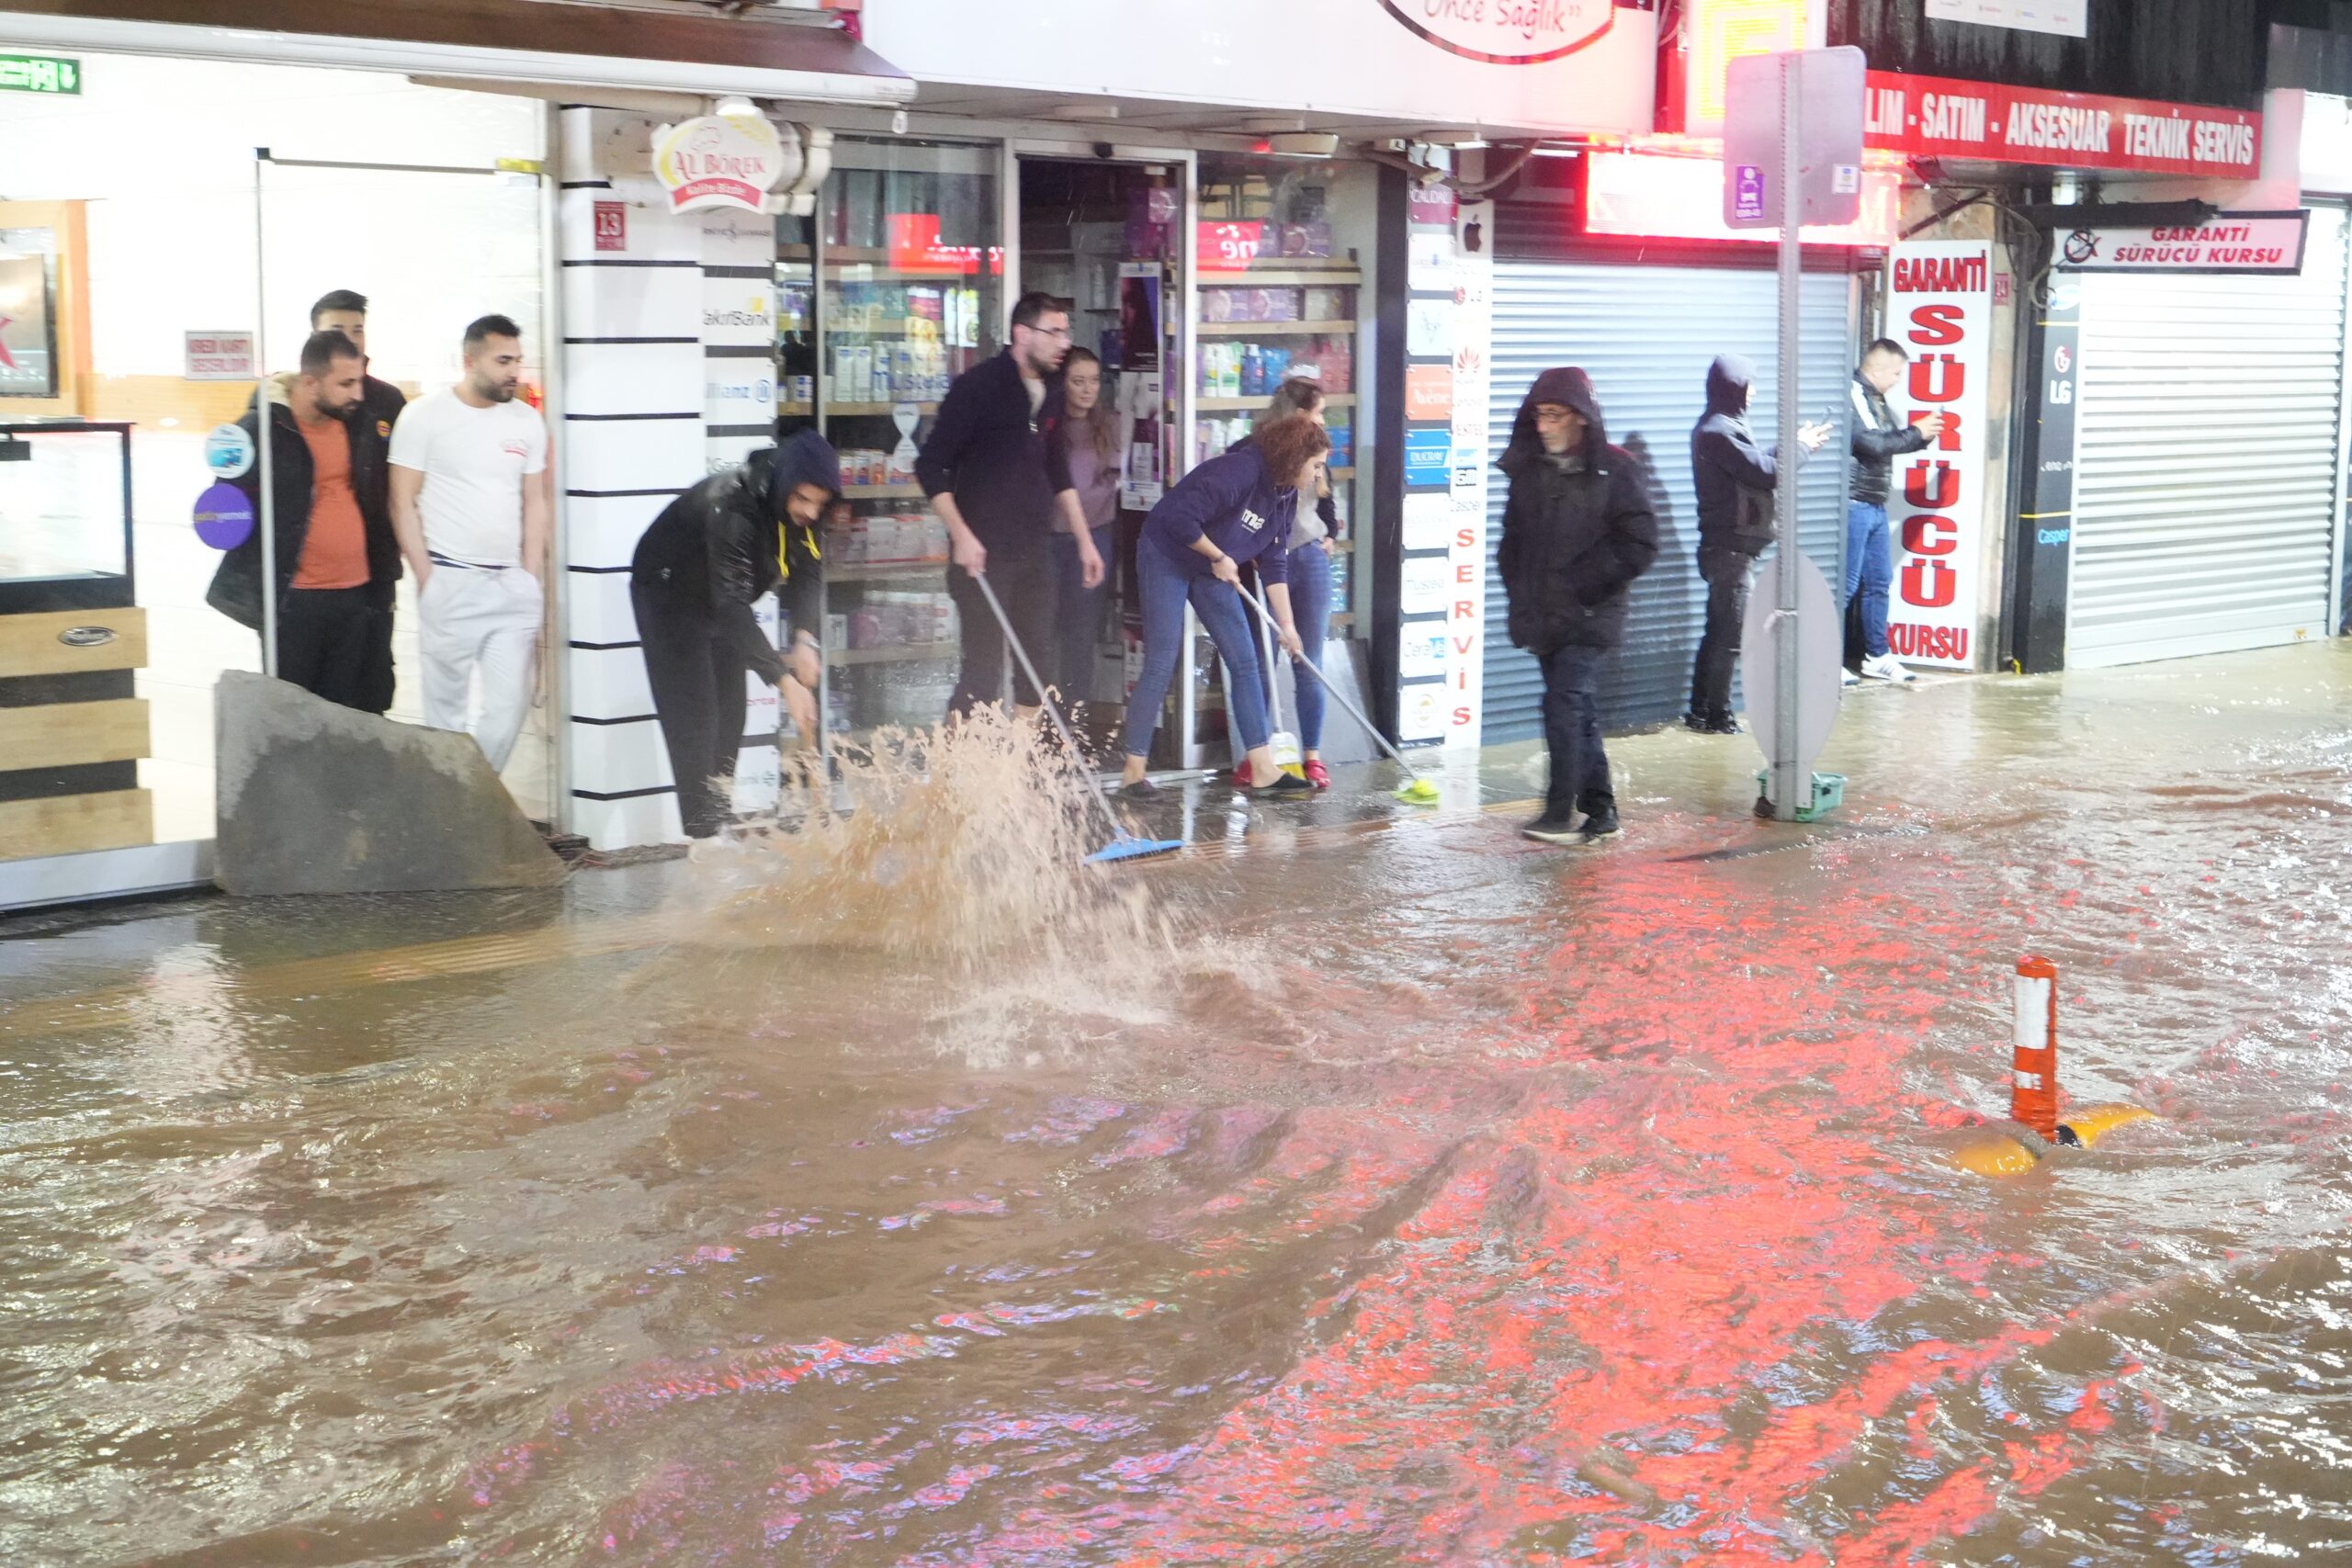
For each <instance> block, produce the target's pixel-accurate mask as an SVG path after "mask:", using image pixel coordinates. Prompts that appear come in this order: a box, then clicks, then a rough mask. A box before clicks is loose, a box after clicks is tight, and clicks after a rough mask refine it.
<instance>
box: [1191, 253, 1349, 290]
mask: <svg viewBox="0 0 2352 1568" xmlns="http://www.w3.org/2000/svg"><path fill="white" fill-rule="evenodd" d="M1193 282H1194V284H1195V285H1196V286H1197V287H1199V288H1283V287H1285V286H1290V287H1303V286H1307V285H1312V286H1313V287H1316V288H1362V287H1363V272H1362V270H1360V269H1359V268H1358V267H1357V266H1356V265H1355V264H1354V263H1353V262H1343V263H1341V264H1340V265H1337V266H1332V267H1328V268H1326V267H1316V266H1309V265H1305V264H1304V263H1303V262H1302V261H1301V260H1299V259H1298V258H1295V257H1294V258H1292V259H1290V260H1287V261H1285V262H1283V264H1282V265H1279V266H1266V267H1257V266H1253V267H1251V268H1250V269H1249V270H1248V271H1247V272H1206V271H1204V272H1203V273H1201V274H1200V275H1199V276H1197V277H1196V278H1194V279H1193Z"/></svg>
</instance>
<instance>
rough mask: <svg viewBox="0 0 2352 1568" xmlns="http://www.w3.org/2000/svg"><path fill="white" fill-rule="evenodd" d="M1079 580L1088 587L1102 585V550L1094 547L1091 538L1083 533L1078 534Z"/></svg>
mask: <svg viewBox="0 0 2352 1568" xmlns="http://www.w3.org/2000/svg"><path fill="white" fill-rule="evenodd" d="M1078 572H1079V581H1081V582H1083V583H1085V584H1086V586H1087V587H1089V588H1100V587H1102V586H1103V552H1102V551H1101V550H1098V549H1096V548H1095V547H1094V541H1093V539H1092V538H1091V537H1090V536H1087V535H1085V534H1080V536H1078Z"/></svg>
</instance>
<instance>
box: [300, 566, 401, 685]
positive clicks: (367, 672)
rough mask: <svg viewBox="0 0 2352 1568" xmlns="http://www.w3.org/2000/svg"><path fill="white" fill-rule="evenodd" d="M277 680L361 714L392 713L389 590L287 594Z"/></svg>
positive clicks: (370, 588)
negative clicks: (353, 709) (291, 683)
mask: <svg viewBox="0 0 2352 1568" xmlns="http://www.w3.org/2000/svg"><path fill="white" fill-rule="evenodd" d="M277 678H278V679H279V680H281V681H290V682H293V683H294V684H295V685H298V686H300V687H301V688H302V689H303V690H304V691H306V692H308V693H310V694H311V695H313V696H319V697H324V698H325V699H326V700H327V701H329V702H331V703H340V704H341V705H344V706H345V707H347V708H357V709H358V710H359V711H360V712H362V713H374V714H380V713H382V712H383V711H384V710H385V709H386V708H388V707H390V706H391V705H392V606H391V592H390V585H389V584H388V585H386V586H385V587H384V588H381V589H379V588H376V587H374V586H372V585H371V586H365V587H359V588H291V589H288V590H287V592H286V598H285V600H284V601H283V603H282V604H280V605H279V608H278V614H277Z"/></svg>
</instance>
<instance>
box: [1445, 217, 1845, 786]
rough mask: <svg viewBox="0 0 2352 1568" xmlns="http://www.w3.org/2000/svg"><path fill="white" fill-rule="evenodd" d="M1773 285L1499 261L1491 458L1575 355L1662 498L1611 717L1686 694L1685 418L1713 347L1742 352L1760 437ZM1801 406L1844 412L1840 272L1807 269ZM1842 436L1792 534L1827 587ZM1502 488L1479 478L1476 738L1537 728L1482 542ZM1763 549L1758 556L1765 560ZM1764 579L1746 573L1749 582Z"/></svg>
mask: <svg viewBox="0 0 2352 1568" xmlns="http://www.w3.org/2000/svg"><path fill="white" fill-rule="evenodd" d="M1779 301H1780V290H1779V284H1778V281H1777V280H1776V278H1775V277H1774V276H1773V275H1772V274H1771V273H1770V272H1769V271H1765V270H1760V269H1745V268H1742V269H1734V268H1715V267H1673V266H1614V265H1594V264H1587V263H1563V262H1546V261H1530V260H1512V259H1510V258H1509V257H1508V256H1498V258H1497V260H1496V263H1495V282H1494V304H1495V311H1494V345H1493V362H1492V364H1493V379H1492V388H1493V391H1492V397H1493V402H1492V405H1491V410H1490V419H1489V423H1488V433H1489V435H1488V438H1489V444H1490V446H1491V448H1492V449H1491V450H1490V451H1489V453H1488V455H1487V456H1488V460H1489V461H1492V460H1493V459H1494V458H1496V457H1500V456H1502V449H1503V446H1504V444H1505V443H1506V442H1508V441H1509V440H1510V427H1511V422H1512V421H1513V420H1514V419H1516V418H1517V417H1518V414H1519V405H1520V401H1521V399H1523V398H1525V397H1526V395H1527V389H1528V388H1529V386H1531V385H1532V383H1533V382H1534V379H1535V378H1536V376H1537V375H1538V374H1539V373H1541V372H1542V371H1544V370H1546V369H1548V368H1550V367H1553V366H1555V365H1576V366H1581V367H1583V368H1584V369H1585V370H1587V371H1588V372H1589V373H1590V374H1591V376H1592V379H1593V386H1594V388H1595V389H1596V390H1597V391H1598V392H1599V393H1600V406H1601V412H1602V414H1603V415H1604V416H1605V418H1606V420H1607V422H1608V426H1609V439H1610V440H1611V442H1612V443H1614V444H1615V445H1617V446H1623V447H1624V448H1626V449H1627V450H1628V451H1630V452H1632V453H1633V454H1634V456H1635V457H1639V458H1640V459H1641V460H1642V461H1643V463H1644V464H1645V466H1646V467H1647V468H1649V470H1650V474H1651V479H1652V482H1653V487H1654V488H1653V491H1652V499H1653V501H1654V502H1656V503H1657V511H1658V538H1659V549H1658V558H1657V565H1656V566H1654V567H1652V568H1651V569H1650V570H1649V572H1648V573H1647V575H1645V576H1644V577H1643V578H1642V580H1641V581H1638V582H1636V583H1635V584H1634V596H1633V614H1632V615H1631V617H1630V620H1629V623H1628V626H1627V628H1626V637H1625V647H1624V650H1623V653H1622V654H1621V655H1620V657H1619V658H1618V660H1616V662H1615V664H1614V666H1613V668H1612V669H1611V671H1610V672H1609V674H1608V675H1607V676H1605V677H1604V679H1603V682H1602V685H1601V692H1600V706H1601V719H1602V722H1603V723H1604V724H1605V725H1607V726H1608V727H1609V728H1611V729H1612V730H1618V729H1627V728H1638V727H1641V726H1644V725H1650V724H1657V723H1660V722H1663V721H1666V720H1668V719H1672V718H1675V717H1677V716H1679V715H1680V714H1681V713H1682V711H1683V710H1684V709H1685V708H1686V707H1688V706H1689V705H1690V699H1691V658H1692V656H1693V655H1695V654H1696V653H1697V651H1698V648H1699V634H1700V632H1701V631H1702V629H1703V627H1704V625H1705V622H1706V584H1705V583H1704V582H1702V581H1701V580H1700V577H1699V568H1698V543H1699V538H1698V526H1699V525H1698V502H1697V497H1696V495H1695V494H1694V492H1693V491H1692V489H1691V426H1692V425H1693V424H1695V423H1698V420H1699V415H1700V412H1701V411H1702V409H1703V408H1704V406H1705V403H1706V383H1707V367H1708V365H1709V364H1710V363H1711V362H1712V361H1713V359H1714V357H1715V355H1718V354H1724V353H1733V354H1744V355H1747V357H1748V358H1750V359H1752V360H1754V361H1755V362H1756V366H1757V376H1758V386H1757V389H1756V400H1755V402H1754V404H1753V405H1752V406H1751V408H1750V410H1749V413H1748V418H1749V421H1750V423H1752V424H1753V425H1754V427H1755V428H1756V430H1757V431H1758V433H1759V434H1762V435H1763V436H1764V439H1765V443H1766V445H1768V446H1769V445H1770V431H1771V429H1772V426H1773V421H1774V420H1775V419H1777V418H1778V412H1777V409H1778V404H1777V403H1776V402H1775V400H1774V399H1773V395H1772V391H1773V382H1774V380H1775V378H1776V377H1775V367H1776V366H1777V364H1778V361H1779V355H1780V347H1779V327H1778V320H1779ZM1854 310H1855V291H1854V287H1853V284H1852V281H1851V280H1850V279H1849V277H1848V276H1846V275H1844V274H1842V273H1838V274H1815V275H1808V276H1806V278H1805V280H1804V321H1803V329H1802V337H1803V343H1804V374H1803V377H1802V383H1803V388H1804V410H1805V412H1807V413H1808V414H1809V415H1812V416H1815V417H1819V416H1820V415H1822V414H1823V413H1825V412H1835V411H1839V410H1843V409H1844V408H1845V407H1846V406H1847V402H1848V400H1847V398H1846V395H1845V388H1846V383H1847V381H1848V380H1849V378H1851V377H1852V375H1853V353H1852V350H1853V344H1852V336H1853V321H1854ZM1843 450H1844V447H1843V443H1842V441H1840V440H1839V439H1838V438H1836V437H1833V438H1832V439H1831V441H1830V443H1829V445H1828V446H1825V447H1823V449H1822V453H1821V456H1820V457H1818V458H1816V459H1815V461H1814V462H1812V463H1810V464H1808V465H1806V467H1805V470H1804V478H1803V481H1802V482H1803V502H1802V505H1801V507H1800V510H1799V515H1798V525H1799V530H1800V532H1799V537H1800V538H1801V539H1802V540H1803V541H1804V549H1805V552H1806V553H1807V554H1808V555H1810V556H1812V557H1813V558H1814V559H1815V561H1816V562H1817V563H1819V565H1820V567H1821V570H1823V572H1824V573H1825V574H1826V575H1827V576H1828V578H1829V580H1830V581H1831V582H1832V583H1833V584H1834V583H1836V582H1837V581H1838V571H1839V553H1840V551H1841V550H1842V549H1843V547H1844V543H1845V511H1844V504H1843V501H1844V493H1845V478H1844V476H1845V467H1844V464H1843V463H1842V461H1840V460H1839V455H1840V453H1841V452H1842V451H1843ZM1507 493H1508V486H1507V485H1506V484H1505V483H1504V482H1503V479H1502V476H1501V475H1500V474H1499V473H1497V474H1493V475H1492V476H1491V482H1490V485H1489V489H1488V497H1489V501H1488V506H1487V660H1486V695H1485V718H1484V730H1485V735H1486V739H1488V740H1490V741H1495V740H1514V739H1525V738H1527V737H1530V736H1535V735H1540V734H1542V733H1543V716H1542V712H1541V705H1542V699H1543V692H1544V686H1543V677H1542V674H1541V672H1540V671H1538V669H1537V667H1536V663H1535V660H1533V659H1532V658H1531V657H1530V656H1528V655H1527V654H1525V653H1522V652H1521V651H1520V650H1519V649H1515V648H1513V647H1511V646H1510V633H1509V631H1508V629H1507V627H1506V624H1505V615H1506V613H1507V605H1506V602H1505V600H1504V597H1503V588H1502V580H1501V578H1500V576H1499V575H1498V573H1497V571H1496V570H1495V563H1494V551H1495V547H1497V546H1498V544H1499V543H1500V542H1501V539H1502V516H1503V502H1504V500H1505V497H1506V495H1507ZM1768 558H1769V557H1768ZM1758 581H1759V583H1760V582H1761V581H1763V580H1762V579H1761V578H1759V579H1758Z"/></svg>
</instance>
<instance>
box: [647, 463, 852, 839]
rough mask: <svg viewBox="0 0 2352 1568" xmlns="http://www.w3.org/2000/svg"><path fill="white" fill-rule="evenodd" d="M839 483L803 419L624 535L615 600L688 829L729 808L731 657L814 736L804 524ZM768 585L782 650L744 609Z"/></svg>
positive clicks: (736, 678)
mask: <svg viewBox="0 0 2352 1568" xmlns="http://www.w3.org/2000/svg"><path fill="white" fill-rule="evenodd" d="M841 490H842V467H841V459H840V458H839V457H837V456H835V454H834V452H833V448H832V446H831V444H830V443H828V442H827V441H826V440H825V438H824V437H823V436H821V435H820V434H817V433H816V432H815V431H813V430H803V431H800V432H798V433H797V434H794V435H792V436H790V437H788V438H786V441H785V442H784V444H783V445H781V446H771V447H766V448H763V450H761V451H757V452H754V453H752V456H751V457H750V459H749V460H748V461H746V462H745V463H743V464H742V466H741V467H740V468H729V469H728V470H726V471H725V472H723V473H717V474H713V475H711V476H710V478H708V479H705V480H703V481H702V482H701V483H700V484H698V485H696V486H695V487H694V488H693V489H692V490H690V491H686V493H685V494H684V495H682V496H680V497H678V499H677V500H675V501H673V502H671V503H670V504H669V505H668V506H666V507H664V508H663V509H662V515H661V516H659V517H657V518H655V519H654V520H653V525H652V526H651V527H650V528H648V529H646V531H645V535H644V536H643V537H642V538H640V539H639V540H638V542H637V554H636V556H635V558H633V559H632V560H631V562H630V564H629V584H628V597H629V604H630V605H631V607H632V608H634V609H635V610H636V612H637V635H638V639H639V642H640V643H641V644H642V645H643V648H644V650H645V674H646V681H647V683H648V684H649V685H650V687H651V688H652V691H653V711H654V714H655V716H657V717H658V718H659V719H660V720H661V722H662V742H663V743H664V744H665V745H666V746H667V747H668V748H669V751H670V772H671V776H672V777H673V778H675V779H676V780H677V784H678V816H679V818H680V820H681V821H682V822H683V823H684V826H685V829H686V836H687V837H688V838H690V839H708V838H712V837H714V836H716V835H717V834H718V829H719V826H720V824H721V823H723V822H724V821H725V820H726V819H727V818H728V815H729V810H730V803H729V799H728V794H727V791H726V788H725V785H726V783H727V781H729V780H731V779H732V778H733V777H734V774H735V752H736V750H737V748H738V747H739V746H740V745H741V743H742V739H743V701H744V690H743V673H744V671H747V670H748V671H755V672H756V673H757V674H758V675H759V677H760V679H761V680H763V681H766V682H771V683H773V684H774V685H775V687H776V689H777V691H778V692H779V693H781V694H782V695H783V697H784V701H785V706H786V709H787V710H788V711H789V712H790V713H791V715H792V719H793V723H794V725H795V726H796V727H797V728H798V729H799V731H800V739H801V743H802V744H803V745H804V746H813V745H814V744H816V739H817V723H818V716H817V702H816V695H815V694H816V691H817V683H818V680H819V677H820V670H821V660H822V659H823V642H822V639H821V638H820V636H819V626H820V616H821V615H822V613H823V604H824V576H823V567H822V565H821V552H820V547H819V546H818V542H817V528H818V525H819V524H820V522H821V521H822V520H823V518H824V515H825V511H826V509H827V508H828V507H830V506H831V505H832V503H833V502H834V501H835V500H836V499H837V498H838V497H839V496H840V495H841ZM779 586H780V588H781V594H780V597H781V599H782V601H783V606H784V615H785V623H786V638H787V641H786V648H787V649H789V650H790V651H789V652H788V653H779V652H778V651H777V650H776V649H774V648H771V647H770V646H769V645H768V639H767V634H766V633H764V632H763V631H762V630H761V629H760V622H759V617H758V615H756V614H755V613H754V611H753V609H752V606H753V605H754V604H756V603H757V602H758V600H759V598H760V596H761V595H762V594H764V593H769V592H777V590H778V589H779Z"/></svg>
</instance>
